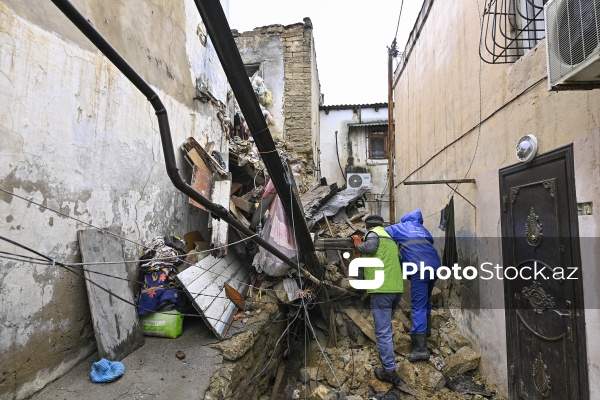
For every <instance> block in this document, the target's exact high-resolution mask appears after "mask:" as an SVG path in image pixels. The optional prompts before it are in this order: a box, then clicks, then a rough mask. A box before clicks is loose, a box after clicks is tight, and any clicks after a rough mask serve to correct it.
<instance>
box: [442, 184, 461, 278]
mask: <svg viewBox="0 0 600 400" xmlns="http://www.w3.org/2000/svg"><path fill="white" fill-rule="evenodd" d="M442 213H443V214H444V216H445V217H446V218H445V220H446V224H445V227H446V236H445V238H444V253H443V255H442V265H445V266H450V267H451V266H453V265H454V263H457V262H458V251H457V248H456V232H455V228H454V196H452V197H451V198H450V201H449V202H448V204H447V205H446V208H444V210H443V212H442Z"/></svg>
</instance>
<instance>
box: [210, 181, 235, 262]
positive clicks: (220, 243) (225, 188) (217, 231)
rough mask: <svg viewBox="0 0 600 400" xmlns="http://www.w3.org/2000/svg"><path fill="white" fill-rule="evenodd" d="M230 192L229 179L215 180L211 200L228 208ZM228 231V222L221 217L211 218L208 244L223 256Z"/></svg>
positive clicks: (225, 252)
mask: <svg viewBox="0 0 600 400" xmlns="http://www.w3.org/2000/svg"><path fill="white" fill-rule="evenodd" d="M230 192H231V179H227V180H222V181H216V182H215V183H214V187H213V190H212V201H213V203H215V204H221V205H223V206H224V207H226V208H227V209H229V198H230V197H231V195H230ZM228 233H229V224H228V223H227V222H225V221H223V220H222V219H220V220H218V219H214V218H213V220H212V236H211V238H210V244H211V247H213V248H218V250H217V254H218V255H220V256H224V255H226V254H227V247H225V245H227V241H228Z"/></svg>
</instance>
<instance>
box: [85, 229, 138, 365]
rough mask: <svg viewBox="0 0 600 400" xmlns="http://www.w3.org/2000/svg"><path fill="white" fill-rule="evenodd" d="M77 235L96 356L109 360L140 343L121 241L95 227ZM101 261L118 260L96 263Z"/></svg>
mask: <svg viewBox="0 0 600 400" xmlns="http://www.w3.org/2000/svg"><path fill="white" fill-rule="evenodd" d="M77 237H78V239H79V247H80V250H81V257H82V260H83V262H84V263H86V265H84V267H83V271H84V274H85V277H86V278H87V279H88V280H86V282H85V285H86V288H87V293H88V299H89V304H90V311H91V314H92V323H93V325H94V335H95V336H96V343H97V345H98V355H99V356H100V357H101V358H106V359H108V360H111V361H119V360H122V359H123V358H125V357H126V356H127V355H128V354H130V353H131V352H133V351H134V350H135V349H137V348H139V347H141V346H142V345H143V344H144V336H143V335H142V330H141V329H140V323H139V318H138V314H137V309H136V307H135V306H134V305H133V304H134V300H133V293H132V291H131V288H130V287H129V283H128V281H127V279H128V276H127V268H126V266H125V262H124V257H123V244H122V243H121V242H120V241H119V239H118V238H117V237H116V236H114V235H110V234H108V233H105V232H102V231H100V230H97V229H88V230H80V231H78V232H77ZM103 262H119V263H118V264H98V263H103ZM94 272H101V273H103V274H106V275H109V276H105V275H99V274H96V273H94ZM113 277H114V278H113ZM90 281H92V282H93V283H91V282H90ZM102 288H104V289H106V290H108V292H107V291H106V290H103V289H102ZM116 296H119V297H120V298H122V299H124V300H125V301H126V302H125V301H123V300H120V299H118V298H117V297H116Z"/></svg>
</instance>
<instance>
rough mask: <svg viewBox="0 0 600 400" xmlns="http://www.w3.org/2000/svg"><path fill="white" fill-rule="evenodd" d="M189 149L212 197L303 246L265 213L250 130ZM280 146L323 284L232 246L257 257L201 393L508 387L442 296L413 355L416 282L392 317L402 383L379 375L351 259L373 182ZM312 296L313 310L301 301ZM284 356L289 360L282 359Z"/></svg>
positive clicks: (443, 391)
mask: <svg viewBox="0 0 600 400" xmlns="http://www.w3.org/2000/svg"><path fill="white" fill-rule="evenodd" d="M182 149H183V150H184V153H185V155H186V159H188V160H189V161H190V162H191V164H192V165H193V166H194V179H193V180H192V183H193V186H194V187H195V188H196V189H197V190H198V191H200V192H201V193H203V194H204V193H205V192H210V191H211V190H212V193H210V195H212V199H213V201H215V202H216V201H217V200H219V199H220V200H224V199H225V198H227V201H229V206H230V207H229V208H230V210H231V213H232V214H233V215H234V216H236V218H237V219H238V220H239V221H240V222H242V223H243V224H244V225H246V226H247V227H249V228H250V229H251V230H253V231H255V232H256V233H257V234H259V235H261V236H263V238H264V239H266V240H269V241H270V240H271V239H274V242H273V243H274V244H275V245H281V250H282V251H285V250H290V251H291V253H294V254H296V252H297V249H295V248H284V247H285V246H284V244H285V245H290V243H292V242H293V241H292V240H288V239H289V238H287V237H284V236H285V235H286V234H284V233H282V230H283V229H284V228H285V229H288V230H290V229H291V227H289V224H285V223H284V224H283V226H280V227H278V228H277V229H274V230H273V231H269V229H268V228H269V226H268V224H269V220H270V219H275V220H279V219H280V218H279V216H278V217H277V218H274V215H276V214H275V213H276V212H277V211H276V209H277V208H276V207H274V206H273V205H276V203H277V201H276V199H277V194H276V192H275V191H274V189H273V188H272V185H269V176H268V172H267V171H266V168H265V165H264V163H263V161H262V160H261V157H260V154H259V152H258V150H257V148H256V146H255V144H254V142H253V141H252V139H248V138H243V137H239V136H237V135H235V136H232V137H231V140H230V144H229V157H228V159H227V160H226V161H227V162H224V161H225V160H223V159H222V157H220V156H221V154H220V153H219V152H216V151H213V150H212V149H211V147H210V144H202V145H201V144H199V143H195V141H193V140H192V139H190V140H188V141H187V142H186V144H184V146H183V147H182ZM277 151H278V152H279V154H280V156H281V157H282V161H283V164H284V168H285V169H287V171H288V176H289V177H290V180H291V181H295V182H293V183H294V184H295V186H296V188H297V189H298V194H299V197H300V201H301V204H302V206H303V211H304V217H305V219H306V221H307V225H308V228H309V230H310V231H311V233H312V235H313V236H314V239H315V243H316V245H317V246H316V247H317V250H321V251H317V258H318V260H319V263H320V264H321V265H322V266H323V271H324V282H323V285H321V286H314V285H312V284H311V283H310V282H307V281H304V282H303V281H302V280H301V279H300V278H299V277H298V276H297V274H295V273H294V272H295V271H288V268H289V266H287V265H285V266H284V267H285V268H284V269H282V270H281V271H279V270H277V273H270V272H269V271H266V272H265V271H264V269H266V268H265V264H267V263H265V262H260V260H261V257H260V253H259V252H260V249H256V248H254V249H251V248H246V249H245V254H244V251H241V252H240V251H237V254H238V256H239V257H241V258H243V259H244V263H245V265H246V267H248V268H250V269H251V271H250V281H251V288H250V292H249V293H247V295H248V298H247V299H246V300H245V301H246V305H247V307H246V308H245V310H244V311H243V312H241V313H239V314H238V315H237V316H236V317H237V318H235V320H234V322H233V323H232V325H231V326H232V327H231V328H230V329H231V332H230V333H229V334H228V335H227V338H226V339H224V340H222V341H221V342H219V344H217V345H215V346H216V347H218V348H219V349H220V350H221V351H222V352H223V355H224V359H225V361H224V363H223V365H222V367H221V368H220V369H219V371H218V372H217V373H216V374H215V376H213V380H212V383H211V388H210V390H209V391H207V393H206V394H205V399H213V398H220V397H222V396H230V395H231V396H232V398H247V397H246V395H248V394H249V393H250V392H251V393H252V394H253V396H254V397H253V398H259V396H261V395H262V397H260V398H261V400H266V399H278V398H286V399H290V398H297V399H304V398H307V399H312V400H326V399H354V400H357V399H421V398H432V399H469V400H474V399H483V398H491V399H501V397H499V396H497V395H495V394H494V393H493V391H491V390H489V389H487V388H486V386H485V384H484V383H483V382H482V381H481V379H480V378H479V376H478V374H477V372H476V370H477V367H478V365H479V359H480V355H479V354H478V353H477V352H476V351H475V350H473V349H472V348H471V347H470V344H469V341H468V340H467V339H466V338H465V337H463V336H462V335H461V334H460V333H459V331H458V329H457V327H456V324H455V322H454V321H453V320H452V318H451V316H450V315H449V313H448V312H447V311H446V310H444V309H443V308H436V309H435V310H434V311H433V313H432V316H433V329H432V336H431V337H430V338H429V339H428V344H429V347H430V349H431V351H432V356H431V357H430V359H429V360H428V361H419V362H416V363H410V362H408V361H407V360H406V358H405V357H406V356H407V355H408V354H410V352H411V341H410V335H409V331H410V327H411V321H410V306H409V304H408V302H407V299H408V301H409V295H408V293H410V289H409V288H406V289H405V290H406V294H405V296H404V298H403V301H402V302H401V306H400V307H399V309H398V310H397V311H396V313H395V315H394V318H393V330H394V343H395V352H396V355H397V363H398V366H399V367H398V372H399V374H400V376H401V377H402V378H403V379H404V381H405V384H404V385H402V386H401V387H399V388H393V387H392V385H391V384H387V383H384V382H381V381H379V380H377V379H376V378H375V376H374V373H373V371H374V369H375V367H377V366H379V365H380V360H379V356H378V352H377V348H376V344H375V335H374V331H373V318H372V315H371V313H370V310H369V306H368V299H367V298H366V297H365V295H364V293H357V292H356V291H355V290H354V289H353V288H352V287H351V286H350V285H349V283H348V276H347V271H348V265H349V262H350V261H351V259H352V258H353V257H356V256H357V254H355V253H354V251H353V248H352V246H351V242H352V241H351V239H350V236H351V235H353V234H364V233H365V232H366V229H365V225H364V221H363V218H364V217H365V216H366V215H367V213H368V212H367V211H366V207H365V200H366V199H365V193H366V192H367V189H364V188H358V189H350V188H348V189H343V190H339V189H338V187H337V184H335V183H334V184H331V185H328V184H327V182H326V180H325V179H323V180H321V181H320V182H319V184H317V182H316V181H315V179H314V177H313V173H312V169H311V165H310V163H309V162H308V161H307V160H306V159H305V158H303V157H302V156H299V155H297V154H293V153H291V152H287V151H286V149H285V144H284V143H277ZM223 180H226V181H228V182H230V186H228V187H226V190H222V191H221V192H219V191H216V190H215V187H216V186H215V183H218V182H222V181H223ZM202 190H204V192H203V191H202ZM215 196H217V198H215ZM207 197H209V196H207ZM209 198H210V197H209ZM281 221H284V219H281ZM281 221H279V222H280V223H281ZM263 224H264V226H263ZM286 225H287V228H286V227H285V226H286ZM277 236H280V237H283V239H280V238H278V237H277ZM319 239H326V240H329V241H330V243H331V241H337V242H338V243H340V246H341V247H335V246H334V247H330V248H329V249H328V248H327V247H326V246H325V247H323V248H321V247H319V246H318V242H319ZM247 244H250V245H251V243H247ZM212 245H214V243H212ZM233 249H234V250H235V248H233ZM340 249H346V250H345V251H344V253H348V254H343V253H342V251H341V250H340ZM291 253H290V254H291ZM284 254H287V253H284ZM348 255H349V257H348ZM290 257H291V255H290ZM253 260H254V261H253ZM256 260H258V262H257V261H256ZM325 288H327V290H325ZM335 288H338V289H339V290H340V293H342V294H341V295H340V294H339V293H336V291H335V290H334V289H335ZM253 292H254V293H253ZM440 293H441V292H440V290H439V289H437V288H436V289H435V291H434V299H435V298H439V297H441V294H440ZM261 296H262V298H261ZM434 301H435V300H434ZM307 303H308V304H310V309H311V311H310V312H309V311H308V309H307V308H305V309H304V310H302V308H303V307H306V304H307ZM249 304H254V306H248V305H249ZM261 304H262V305H261ZM299 309H300V310H301V311H300V312H298V310H299ZM261 313H262V314H261ZM294 315H295V317H294ZM292 325H293V326H292ZM232 335H233V336H232ZM280 335H283V336H280ZM309 342H310V345H308V344H307V343H309ZM281 359H286V361H285V362H279V361H280V360H281ZM257 361H260V362H258V363H257Z"/></svg>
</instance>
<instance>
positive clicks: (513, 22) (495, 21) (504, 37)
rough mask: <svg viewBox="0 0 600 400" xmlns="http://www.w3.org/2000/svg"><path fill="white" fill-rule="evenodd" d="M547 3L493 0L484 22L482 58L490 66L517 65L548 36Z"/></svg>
mask: <svg viewBox="0 0 600 400" xmlns="http://www.w3.org/2000/svg"><path fill="white" fill-rule="evenodd" d="M546 2H547V0H490V1H488V2H486V5H485V8H484V10H483V18H482V22H481V36H480V40H479V56H480V57H481V59H482V60H483V61H484V62H486V63H489V64H507V63H514V62H515V61H517V60H518V59H519V57H521V56H522V55H523V54H525V52H526V51H528V50H530V49H532V48H533V47H535V45H536V44H537V43H538V42H539V41H540V40H541V39H543V38H544V37H545V35H546V33H545V21H544V5H545V4H546Z"/></svg>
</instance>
